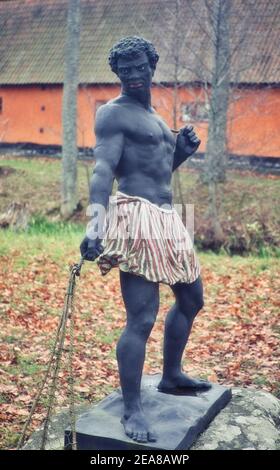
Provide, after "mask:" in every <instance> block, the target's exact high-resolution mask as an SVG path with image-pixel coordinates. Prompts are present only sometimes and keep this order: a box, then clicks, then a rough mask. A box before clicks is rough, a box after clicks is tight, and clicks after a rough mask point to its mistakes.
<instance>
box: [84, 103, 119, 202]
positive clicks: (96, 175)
mask: <svg viewBox="0 0 280 470" xmlns="http://www.w3.org/2000/svg"><path fill="white" fill-rule="evenodd" d="M95 135H96V145H95V148H94V157H95V167H94V171H93V174H92V178H91V185H90V203H91V204H102V205H103V206H104V208H105V209H106V208H107V206H108V201H109V196H110V194H111V192H112V187H113V181H114V177H115V170H116V168H117V166H118V163H119V161H120V158H121V156H122V152H123V146H124V134H123V130H122V128H121V123H120V116H119V109H118V107H117V106H116V105H105V106H101V107H100V108H99V110H98V111H97V113H96V123H95Z"/></svg>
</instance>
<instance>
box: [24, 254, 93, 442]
mask: <svg viewBox="0 0 280 470" xmlns="http://www.w3.org/2000/svg"><path fill="white" fill-rule="evenodd" d="M83 263H84V259H83V258H81V259H80V262H79V263H78V264H74V265H73V266H72V267H71V274H70V279H69V283H68V288H67V292H66V294H65V300H64V307H63V312H62V316H61V319H60V322H59V326H58V329H57V332H56V337H55V342H54V346H53V349H52V352H51V357H50V359H49V362H48V367H47V371H46V373H45V376H44V379H43V382H42V384H41V386H40V388H39V391H38V393H37V395H36V398H35V400H34V402H33V404H32V407H31V410H30V413H29V416H28V418H27V421H26V423H25V425H24V428H23V431H22V433H21V436H20V439H19V442H18V445H17V450H19V449H21V448H22V445H23V444H24V441H25V438H26V433H27V429H28V426H29V424H30V422H31V419H32V416H33V414H34V411H35V409H36V407H37V405H38V403H39V400H40V398H41V395H42V392H43V390H44V388H45V385H46V383H47V379H48V378H49V375H50V374H51V370H52V368H54V370H53V375H52V380H51V385H50V394H49V403H48V407H47V416H46V418H45V422H44V428H43V434H42V441H41V450H42V449H45V445H46V440H47V432H48V427H49V422H50V416H51V412H52V409H53V406H54V399H55V392H56V384H57V378H58V372H59V368H60V363H61V357H62V352H63V351H64V340H65V335H66V327H67V320H68V319H70V346H69V355H68V368H69V378H68V383H69V395H70V409H69V413H70V421H71V431H72V449H73V450H76V449H77V445H76V431H75V413H74V378H73V353H74V295H75V285H76V276H80V271H81V267H82V264H83Z"/></svg>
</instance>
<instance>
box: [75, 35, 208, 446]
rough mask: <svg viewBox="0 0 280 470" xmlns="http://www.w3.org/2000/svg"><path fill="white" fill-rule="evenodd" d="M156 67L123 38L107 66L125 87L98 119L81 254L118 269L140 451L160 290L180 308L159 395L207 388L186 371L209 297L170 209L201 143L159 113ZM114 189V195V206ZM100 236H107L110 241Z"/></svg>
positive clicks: (130, 406) (128, 417)
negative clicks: (90, 223)
mask: <svg viewBox="0 0 280 470" xmlns="http://www.w3.org/2000/svg"><path fill="white" fill-rule="evenodd" d="M158 59H159V56H158V54H157V52H156V50H155V48H154V46H153V44H151V43H150V42H149V41H146V40H145V39H143V38H139V37H127V38H124V39H122V40H120V41H119V42H118V43H117V44H115V45H114V46H113V48H112V49H111V51H110V55H109V63H110V66H111V69H112V70H113V72H115V73H116V74H117V76H118V77H119V79H120V81H121V94H120V96H118V97H117V98H115V99H113V100H111V101H109V102H108V103H107V104H105V105H103V106H101V107H100V108H99V109H98V112H97V115H96V128H95V133H96V146H95V148H94V155H95V158H96V165H95V168H94V172H93V177H92V181H91V191H90V201H91V204H92V207H93V215H94V217H95V216H96V215H97V213H98V214H99V217H98V218H97V219H96V218H95V219H94V220H97V221H98V222H97V223H98V228H97V232H98V236H91V235H90V234H89V233H87V236H86V237H85V238H84V240H83V241H82V243H81V247H80V249H81V254H82V256H83V257H84V258H85V259H86V260H90V261H94V260H95V259H96V258H97V263H98V265H99V268H100V270H101V273H102V274H106V273H107V272H108V271H109V270H110V269H111V267H114V266H118V267H119V269H120V285H121V291H122V296H123V300H124V304H125V308H126V314H127V323H126V327H125V329H124V331H123V333H122V335H121V337H120V339H119V342H118V345H117V360H118V367H119V375H120V384H121V389H122V394H123V401H124V414H123V417H122V423H123V425H124V430H125V433H126V434H127V435H128V436H129V437H130V438H131V439H133V440H135V441H137V442H149V441H150V442H155V441H156V440H157V436H156V435H155V433H154V431H153V429H151V428H150V426H149V420H148V417H147V416H145V414H144V410H143V407H142V405H141V394H140V383H141V377H142V370H143V364H144V359H145V349H146V342H147V340H148V337H149V335H150V332H151V330H152V328H153V325H154V322H155V320H156V316H157V313H158V309H159V283H160V282H162V283H165V284H168V285H170V287H171V289H172V291H173V293H174V296H175V303H174V305H173V306H172V308H171V309H170V311H169V313H168V315H167V318H166V322H165V334H164V351H163V354H164V358H163V359H164V364H163V374H162V380H161V382H160V383H159V385H158V388H159V390H160V391H163V392H166V393H168V392H170V393H173V392H174V391H176V390H177V391H180V392H181V393H182V392H183V391H184V389H185V390H186V391H187V390H188V391H189V390H190V389H191V390H202V389H204V390H207V389H208V388H210V386H211V385H210V384H209V383H208V382H206V381H202V380H196V379H192V378H190V377H188V376H187V375H186V374H184V373H183V371H182V366H181V360H182V355H183V352H184V349H185V346H186V344H187V341H188V337H189V334H190V331H191V327H192V324H193V321H194V318H195V316H196V315H197V313H198V312H199V310H200V309H201V308H202V306H203V288H202V281H201V277H200V268H199V262H198V259H197V257H196V253H195V251H194V248H193V245H192V242H191V239H190V237H189V234H188V232H187V230H186V229H185V227H184V225H183V222H182V221H181V219H180V217H179V215H178V213H177V211H176V210H175V208H174V206H173V205H172V191H171V177H172V172H173V171H174V170H175V169H176V168H177V167H178V166H179V165H180V164H181V163H182V162H184V161H185V160H186V159H187V158H188V157H189V156H190V155H192V154H193V153H194V152H195V151H196V150H197V148H198V147H199V144H200V140H199V139H198V137H197V136H196V134H195V132H194V130H193V128H192V126H187V127H184V128H182V129H181V130H180V132H179V133H178V135H177V136H176V137H175V136H174V133H172V132H171V131H170V129H169V128H168V126H167V125H166V124H165V122H164V121H163V120H162V119H161V117H160V116H159V115H158V114H157V113H156V112H155V110H154V109H153V107H152V105H151V86H152V77H153V75H154V72H155V68H156V64H157V61H158ZM114 179H116V180H117V182H118V191H117V193H116V195H115V196H114V198H113V202H111V201H112V199H110V201H109V197H110V195H111V192H112V185H113V181H114ZM100 207H101V208H104V209H105V210H106V213H107V217H106V216H105V210H104V211H103V212H102V211H101V212H100V210H99V209H100ZM100 214H101V215H100ZM102 214H103V215H102ZM108 214H109V215H108ZM124 225H125V230H124V228H123V227H124ZM100 227H103V229H105V232H104V237H103V236H102V230H101V232H100V231H99V229H100ZM95 228H96V227H95ZM94 233H96V231H95V232H94ZM100 234H101V235H100ZM178 242H180V243H178Z"/></svg>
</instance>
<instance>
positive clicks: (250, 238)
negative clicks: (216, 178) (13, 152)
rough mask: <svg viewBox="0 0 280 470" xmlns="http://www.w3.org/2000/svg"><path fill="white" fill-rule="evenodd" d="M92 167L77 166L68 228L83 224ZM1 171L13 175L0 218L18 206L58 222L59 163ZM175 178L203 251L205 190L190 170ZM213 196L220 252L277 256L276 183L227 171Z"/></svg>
mask: <svg viewBox="0 0 280 470" xmlns="http://www.w3.org/2000/svg"><path fill="white" fill-rule="evenodd" d="M93 165H94V164H93V162H79V164H78V194H79V199H80V202H81V204H82V207H83V209H82V210H81V211H80V212H77V213H76V214H75V216H74V217H73V219H72V222H82V223H86V221H87V217H86V207H87V205H88V186H89V178H90V176H91V173H92V170H93ZM1 166H8V167H11V168H13V169H15V170H16V171H15V172H14V173H11V174H10V175H9V176H7V177H5V178H4V177H0V213H1V212H2V211H4V210H5V208H6V207H7V206H8V204H9V203H10V202H12V201H17V202H25V203H28V204H29V208H30V211H31V213H32V214H33V215H36V216H38V215H40V216H41V217H42V216H43V217H46V218H47V219H48V220H52V221H57V220H59V207H60V187H61V181H60V175H61V161H59V160H56V159H51V158H40V159H38V158H30V159H27V158H15V157H4V156H2V157H0V167H1ZM180 178H181V186H182V193H183V201H184V203H186V204H193V205H194V215H195V236H196V242H197V244H198V245H199V246H200V247H202V248H205V247H206V248H207V247H208V245H209V240H208V234H207V229H208V225H209V223H208V219H207V211H208V195H207V188H206V187H205V186H204V185H202V184H201V183H200V182H199V178H198V173H197V171H195V170H191V169H183V170H182V171H180ZM115 188H116V185H115V186H114V189H115ZM217 191H218V194H217V200H218V208H219V217H220V221H221V225H222V227H223V229H224V232H225V242H224V248H225V250H226V251H228V252H231V253H241V252H246V251H247V252H248V251H250V252H251V253H255V254H262V253H264V254H267V253H272V252H273V253H278V254H279V246H280V235H279V220H280V204H279V200H280V177H279V176H274V175H255V174H253V173H251V172H239V171H234V170H231V171H228V177H227V182H226V183H224V184H220V185H219V186H218V190H217ZM175 202H176V201H175ZM209 246H211V245H209Z"/></svg>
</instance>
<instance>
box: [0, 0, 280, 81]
mask: <svg viewBox="0 0 280 470" xmlns="http://www.w3.org/2000/svg"><path fill="white" fill-rule="evenodd" d="M204 1H205V0H81V18H82V20H81V52H80V82H81V83H115V82H117V81H118V80H117V77H116V76H115V75H114V74H113V73H112V72H111V70H110V68H109V66H108V63H107V56H108V51H109V49H110V47H111V46H112V45H113V44H114V42H116V41H117V40H118V39H120V38H121V37H124V36H126V35H131V34H135V35H141V36H144V37H146V38H147V39H149V40H151V41H152V42H154V44H155V46H156V48H157V49H158V51H159V54H160V61H159V64H158V68H157V71H156V75H155V81H156V82H172V81H174V70H175V66H174V50H176V51H179V52H178V59H179V63H180V66H179V69H178V74H179V76H178V78H179V80H180V81H182V82H194V81H204V80H206V81H209V82H210V81H211V80H210V76H211V69H212V56H213V50H212V47H211V44H212V39H211V27H210V24H209V17H208V11H207V8H206V7H205V4H204ZM207 1H208V3H210V4H211V3H213V0H207ZM231 3H232V11H231V15H230V22H231V27H232V28H231V31H232V32H231V40H230V43H231V48H232V65H231V81H232V82H234V83H236V82H237V83H244V84H249V83H250V84H251V83H257V84H262V83H279V82H280V80H279V63H280V55H279V50H280V44H279V38H280V34H279V33H280V1H279V0H257V1H255V0H233V1H232V2H231ZM176 5H179V9H180V11H179V15H177V19H176ZM66 20H67V1H66V0H21V1H19V0H11V1H0V84H31V83H46V84H53V83H62V82H63V52H64V44H65V33H66ZM174 44H177V46H176V47H175V46H174ZM174 47H175V48H174Z"/></svg>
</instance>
